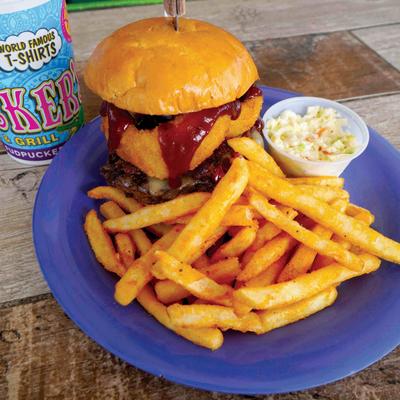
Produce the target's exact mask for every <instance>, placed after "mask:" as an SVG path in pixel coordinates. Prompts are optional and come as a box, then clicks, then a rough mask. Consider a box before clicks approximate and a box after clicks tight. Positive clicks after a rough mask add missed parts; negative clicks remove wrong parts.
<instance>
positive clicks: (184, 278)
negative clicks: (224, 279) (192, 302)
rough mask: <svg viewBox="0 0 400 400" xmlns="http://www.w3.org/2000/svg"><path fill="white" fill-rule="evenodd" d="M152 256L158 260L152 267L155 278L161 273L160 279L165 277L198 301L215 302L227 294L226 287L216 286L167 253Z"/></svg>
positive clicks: (213, 282) (160, 252) (215, 283)
mask: <svg viewBox="0 0 400 400" xmlns="http://www.w3.org/2000/svg"><path fill="white" fill-rule="evenodd" d="M154 255H155V256H156V259H157V260H158V262H157V263H155V264H154V266H153V274H154V275H155V276H156V277H158V276H159V274H160V272H161V276H162V277H164V276H165V277H166V278H167V279H170V280H172V281H174V282H176V283H178V284H179V285H181V286H183V287H184V288H185V289H186V290H187V291H189V292H190V293H192V294H193V295H194V296H196V297H198V298H199V299H205V300H215V299H218V298H221V297H223V296H224V295H225V294H226V293H227V291H228V287H227V286H222V285H220V284H218V283H217V282H215V281H214V280H212V279H210V278H208V277H207V276H206V275H204V274H203V273H202V272H200V271H198V270H196V269H195V268H192V267H191V266H190V265H189V264H185V263H183V262H181V261H179V260H177V259H176V258H174V257H172V256H171V255H169V254H168V253H167V252H165V251H156V252H155V253H154Z"/></svg>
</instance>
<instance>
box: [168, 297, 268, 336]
mask: <svg viewBox="0 0 400 400" xmlns="http://www.w3.org/2000/svg"><path fill="white" fill-rule="evenodd" d="M167 311H168V315H169V317H170V318H171V320H172V321H173V323H174V324H175V325H177V326H181V327H183V328H220V329H222V330H227V329H234V330H236V331H240V332H255V333H260V332H262V331H263V327H262V324H261V321H260V317H259V316H258V315H257V314H256V313H255V312H250V313H248V314H245V315H243V316H242V317H239V316H237V315H236V314H235V311H234V310H233V308H232V307H225V306H220V305H211V304H204V305H203V304H191V305H181V304H173V305H171V306H169V307H168V308H167Z"/></svg>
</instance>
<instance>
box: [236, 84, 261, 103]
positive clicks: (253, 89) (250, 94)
mask: <svg viewBox="0 0 400 400" xmlns="http://www.w3.org/2000/svg"><path fill="white" fill-rule="evenodd" d="M258 96H262V90H261V89H260V88H258V87H257V86H254V85H253V86H250V89H249V90H248V91H247V92H246V93H245V94H244V95H243V96H242V97H241V98H240V101H245V100H250V99H254V97H258Z"/></svg>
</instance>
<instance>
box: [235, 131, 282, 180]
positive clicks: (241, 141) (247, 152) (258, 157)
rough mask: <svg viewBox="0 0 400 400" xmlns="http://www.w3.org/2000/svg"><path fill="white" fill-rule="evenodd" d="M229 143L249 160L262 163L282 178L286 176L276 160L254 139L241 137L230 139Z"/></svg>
mask: <svg viewBox="0 0 400 400" xmlns="http://www.w3.org/2000/svg"><path fill="white" fill-rule="evenodd" d="M228 144H229V146H231V147H232V149H233V150H235V151H236V152H238V153H239V154H241V155H242V156H244V157H246V158H247V159H248V160H251V161H254V162H256V163H258V164H260V165H261V166H263V167H264V168H266V169H268V170H269V171H271V173H272V174H274V175H276V176H279V177H282V178H283V177H284V176H285V174H284V173H283V172H282V170H281V169H280V168H279V166H278V164H277V163H276V162H275V160H274V159H273V158H272V157H271V156H270V155H269V154H268V153H267V152H266V151H265V150H264V148H263V147H262V146H260V145H259V144H257V143H256V142H255V141H254V140H252V139H250V138H247V137H240V138H235V139H230V140H228Z"/></svg>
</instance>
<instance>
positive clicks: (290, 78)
mask: <svg viewBox="0 0 400 400" xmlns="http://www.w3.org/2000/svg"><path fill="white" fill-rule="evenodd" d="M246 45H247V47H248V49H249V50H250V52H251V53H252V55H253V57H254V59H255V62H256V65H257V67H258V70H259V73H260V78H261V82H262V83H265V84H268V85H270V86H274V87H280V88H284V89H288V90H293V91H297V92H300V93H304V94H306V95H313V96H320V97H327V98H332V99H337V98H348V97H355V96H361V95H368V94H373V93H382V92H390V91H397V90H399V89H400V72H399V71H398V70H396V69H395V68H394V67H393V66H391V65H390V64H388V63H386V62H385V61H384V60H382V58H381V57H379V56H378V55H377V54H376V53H375V52H374V51H372V50H371V49H369V48H368V47H367V46H365V45H364V44H363V43H361V42H360V41H359V40H358V39H357V38H355V37H354V36H353V35H352V34H351V33H349V32H336V33H329V34H319V35H306V36H293V37H290V38H281V39H267V40H256V41H251V42H246Z"/></svg>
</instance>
